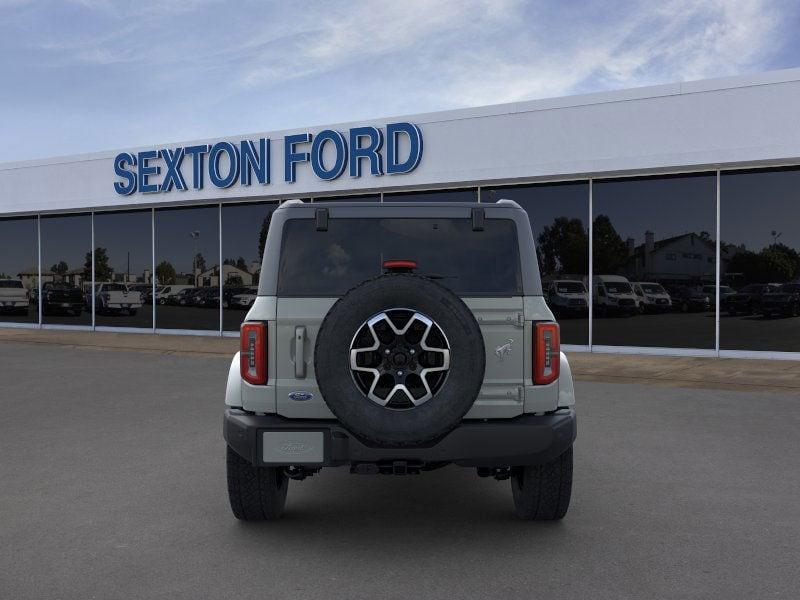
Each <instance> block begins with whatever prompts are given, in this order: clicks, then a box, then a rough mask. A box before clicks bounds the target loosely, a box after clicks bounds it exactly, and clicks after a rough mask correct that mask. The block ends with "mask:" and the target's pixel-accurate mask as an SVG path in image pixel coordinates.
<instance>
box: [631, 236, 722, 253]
mask: <svg viewBox="0 0 800 600" xmlns="http://www.w3.org/2000/svg"><path fill="white" fill-rule="evenodd" d="M685 237H694V238H697V240H698V241H700V242H703V243H705V245H706V246H707V247H709V248H716V243H715V242H714V240H706V239H703V238H701V237H700V236H699V235H698V234H696V233H694V232H689V233H682V234H680V235H673V236H672V237H668V238H664V239H663V240H658V241H656V242H655V243H654V244H653V252H655V251H658V250H661V249H662V248H664V247H666V246H669V245H670V244H672V243H674V242H677V241H678V240H680V239H683V238H685ZM644 249H645V244H639V245H638V246H636V248H635V249H634V251H635V253H636V254H643V253H644Z"/></svg>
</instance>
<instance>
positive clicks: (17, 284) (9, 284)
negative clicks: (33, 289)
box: [0, 279, 22, 288]
mask: <svg viewBox="0 0 800 600" xmlns="http://www.w3.org/2000/svg"><path fill="white" fill-rule="evenodd" d="M21 287H22V282H21V281H17V280H15V279H0V288H21Z"/></svg>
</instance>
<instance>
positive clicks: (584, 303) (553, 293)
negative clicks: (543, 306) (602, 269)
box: [545, 279, 589, 317]
mask: <svg viewBox="0 0 800 600" xmlns="http://www.w3.org/2000/svg"><path fill="white" fill-rule="evenodd" d="M545 297H546V299H547V305H548V306H549V307H550V310H552V311H553V312H554V313H555V314H556V315H557V316H562V317H563V316H579V315H586V314H588V312H589V294H588V292H587V291H586V286H585V285H583V282H582V281H577V280H572V279H556V280H554V281H551V282H550V283H549V285H548V286H547V291H546V292H545Z"/></svg>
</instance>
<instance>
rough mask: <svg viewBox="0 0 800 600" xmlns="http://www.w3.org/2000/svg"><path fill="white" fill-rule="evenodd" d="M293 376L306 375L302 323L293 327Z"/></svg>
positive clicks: (297, 377) (301, 376)
mask: <svg viewBox="0 0 800 600" xmlns="http://www.w3.org/2000/svg"><path fill="white" fill-rule="evenodd" d="M294 376H295V378H296V379H305V377H306V328H305V327H303V326H302V325H300V326H298V327H295V328H294Z"/></svg>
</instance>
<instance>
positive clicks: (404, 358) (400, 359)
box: [392, 352, 408, 365]
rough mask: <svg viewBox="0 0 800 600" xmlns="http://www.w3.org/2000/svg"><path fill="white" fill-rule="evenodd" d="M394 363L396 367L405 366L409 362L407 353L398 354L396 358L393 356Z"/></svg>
mask: <svg viewBox="0 0 800 600" xmlns="http://www.w3.org/2000/svg"><path fill="white" fill-rule="evenodd" d="M392 361H393V362H394V364H396V365H404V364H406V363H407V362H408V357H407V356H406V355H405V352H396V353H395V354H394V356H392Z"/></svg>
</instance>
